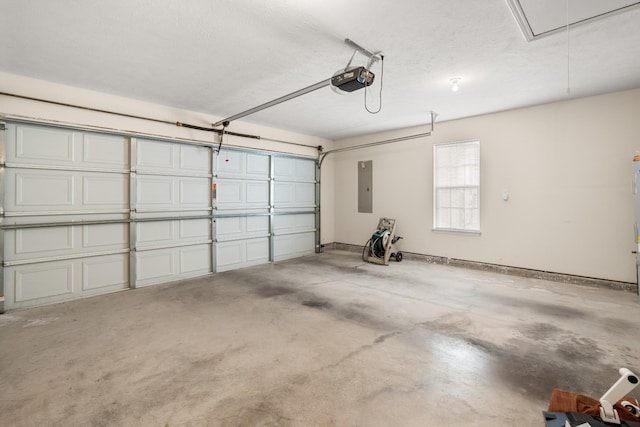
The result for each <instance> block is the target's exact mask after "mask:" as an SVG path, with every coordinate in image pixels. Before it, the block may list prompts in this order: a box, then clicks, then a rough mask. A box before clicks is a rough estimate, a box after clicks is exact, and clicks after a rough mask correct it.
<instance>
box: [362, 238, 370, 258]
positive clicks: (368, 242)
mask: <svg viewBox="0 0 640 427" xmlns="http://www.w3.org/2000/svg"><path fill="white" fill-rule="evenodd" d="M370 243H371V239H369V240H367V243H365V244H364V248H362V261H364V262H368V261H367V257H365V256H364V253H365V252H366V250H367V246H368V245H369V244H370ZM369 247H370V246H369Z"/></svg>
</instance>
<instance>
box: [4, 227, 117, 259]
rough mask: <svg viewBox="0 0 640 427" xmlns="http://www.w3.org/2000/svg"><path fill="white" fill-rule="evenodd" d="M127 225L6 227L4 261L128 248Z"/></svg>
mask: <svg viewBox="0 0 640 427" xmlns="http://www.w3.org/2000/svg"><path fill="white" fill-rule="evenodd" d="M128 227H129V226H128V224H91V225H84V226H80V225H75V226H58V227H37V228H22V229H17V230H6V231H5V260H6V261H7V262H11V261H24V260H33V259H41V258H47V257H53V256H71V255H73V256H77V255H83V254H88V253H96V252H104V251H114V250H123V249H127V248H128V247H129V243H128V234H129V233H128Z"/></svg>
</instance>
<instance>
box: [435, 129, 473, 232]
mask: <svg viewBox="0 0 640 427" xmlns="http://www.w3.org/2000/svg"><path fill="white" fill-rule="evenodd" d="M462 144H473V145H476V146H477V150H478V163H477V169H478V176H477V182H478V184H477V185H467V184H465V185H455V186H444V185H441V186H439V185H438V170H439V169H438V166H439V165H438V149H439V148H443V147H448V146H456V145H462ZM481 154H482V150H481V144H480V140H479V139H471V140H465V141H454V142H443V143H438V144H433V228H432V230H433V231H437V232H453V233H463V234H473V235H480V234H481V230H482V217H481V209H480V205H481V188H482V183H481V176H482V173H481V165H482V156H481ZM443 188H457V189H462V190H463V191H464V190H466V189H475V190H476V191H477V200H478V203H477V211H478V228H477V229H475V228H474V229H471V228H453V227H438V190H440V189H443ZM462 209H463V212H464V211H466V210H467V209H469V208H466V207H465V206H464V202H463V207H462Z"/></svg>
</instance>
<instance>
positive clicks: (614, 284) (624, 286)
mask: <svg viewBox="0 0 640 427" xmlns="http://www.w3.org/2000/svg"><path fill="white" fill-rule="evenodd" d="M323 247H324V249H327V250H330V249H335V250H341V251H348V252H357V253H362V250H363V249H364V247H363V246H361V245H352V244H349V243H339V242H333V243H325V244H324V245H323ZM402 254H403V256H404V259H409V260H414V261H423V262H427V263H430V264H443V265H451V266H454V267H463V268H470V269H473V270H482V271H491V272H494V273H502V274H509V275H512V276H520V277H528V278H532V279H540V280H551V281H554V282H559V283H569V284H572V285H582V286H590V287H595V288H608V289H616V290H621V291H629V292H637V290H638V285H637V284H636V283H629V282H619V281H615V280H606V279H597V278H593V277H584V276H574V275H571V274H564V273H555V272H552V271H542V270H532V269H529V268H521V267H510V266H507V265H499V264H489V263H484V262H478V261H467V260H463V259H456V258H447V257H441V256H434V255H425V254H417V253H412V252H405V251H402Z"/></svg>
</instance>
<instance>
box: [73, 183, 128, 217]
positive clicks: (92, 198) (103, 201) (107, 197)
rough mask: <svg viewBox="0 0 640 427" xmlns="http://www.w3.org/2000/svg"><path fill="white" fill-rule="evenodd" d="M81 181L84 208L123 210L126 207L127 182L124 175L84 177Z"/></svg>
mask: <svg viewBox="0 0 640 427" xmlns="http://www.w3.org/2000/svg"><path fill="white" fill-rule="evenodd" d="M82 180H83V191H82V194H83V197H82V199H83V203H82V204H83V205H84V206H96V207H100V208H107V209H109V208H112V209H124V208H126V207H127V206H128V200H129V182H128V180H127V177H126V176H125V175H118V174H103V175H98V174H95V175H85V176H83V177H82Z"/></svg>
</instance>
